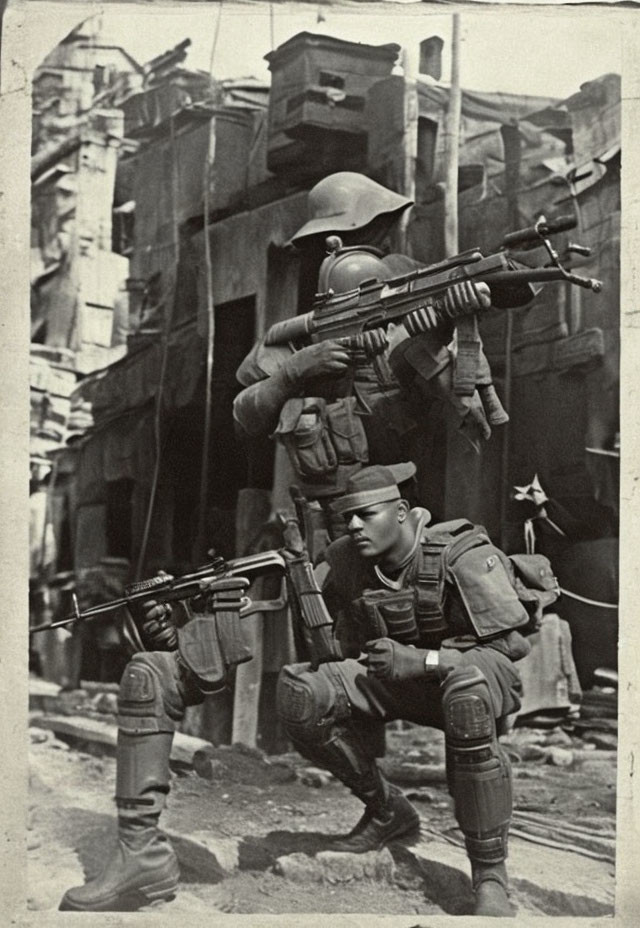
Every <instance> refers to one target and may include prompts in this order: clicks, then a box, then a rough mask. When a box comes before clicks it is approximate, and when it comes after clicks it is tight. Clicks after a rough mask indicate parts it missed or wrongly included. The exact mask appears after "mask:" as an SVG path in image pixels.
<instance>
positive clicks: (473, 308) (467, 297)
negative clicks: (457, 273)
mask: <svg viewBox="0 0 640 928" xmlns="http://www.w3.org/2000/svg"><path fill="white" fill-rule="evenodd" d="M490 306H491V290H490V289H489V287H488V286H487V284H485V283H483V282H482V281H479V282H478V283H476V282H475V281H473V280H463V281H460V282H459V283H455V284H453V285H452V286H451V287H449V288H448V289H447V290H446V291H445V294H444V308H445V312H446V314H447V315H448V316H449V318H450V319H455V318H456V317H457V316H467V315H469V314H471V313H477V312H479V311H480V310H482V309H488V308H489V307H490Z"/></svg>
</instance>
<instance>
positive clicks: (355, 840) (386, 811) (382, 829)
mask: <svg viewBox="0 0 640 928" xmlns="http://www.w3.org/2000/svg"><path fill="white" fill-rule="evenodd" d="M419 832H420V817H419V815H418V813H417V812H416V810H415V809H414V808H413V806H412V805H411V803H410V802H409V800H408V799H407V798H406V797H405V796H404V794H403V793H401V792H400V790H398V789H395V788H394V787H390V788H389V792H388V795H387V797H386V798H385V799H383V800H378V801H376V800H374V801H373V802H370V803H368V804H367V806H366V808H365V811H364V814H363V815H362V817H361V819H360V820H359V822H358V823H357V824H356V826H355V828H353V829H352V831H350V832H349V834H348V835H344V836H343V837H338V838H336V839H335V840H333V841H332V842H331V845H330V850H332V851H342V852H347V853H351V854H365V853H366V852H367V851H377V850H379V849H380V848H382V847H384V846H385V845H387V844H389V843H390V842H391V841H398V840H400V839H401V838H404V839H406V838H410V837H417V835H418V834H419Z"/></svg>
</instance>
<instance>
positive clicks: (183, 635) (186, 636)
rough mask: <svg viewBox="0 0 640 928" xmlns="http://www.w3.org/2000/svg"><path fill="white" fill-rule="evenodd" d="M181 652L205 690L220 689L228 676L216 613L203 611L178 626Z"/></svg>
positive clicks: (185, 662) (183, 660) (208, 691)
mask: <svg viewBox="0 0 640 928" xmlns="http://www.w3.org/2000/svg"><path fill="white" fill-rule="evenodd" d="M178 653H179V654H180V657H181V659H182V662H183V663H184V664H186V666H187V667H188V668H189V670H191V671H192V673H194V674H195V676H196V677H197V678H198V682H199V683H200V687H201V689H202V690H203V692H205V693H213V692H215V691H216V690H219V689H221V688H222V687H223V686H224V685H225V683H226V679H227V667H226V666H225V661H224V658H223V656H222V649H221V647H220V640H219V638H218V627H217V623H216V620H215V617H214V616H213V615H200V616H197V617H196V618H195V619H192V620H191V621H190V622H187V624H186V625H184V626H183V627H182V628H180V629H178Z"/></svg>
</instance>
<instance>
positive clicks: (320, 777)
mask: <svg viewBox="0 0 640 928" xmlns="http://www.w3.org/2000/svg"><path fill="white" fill-rule="evenodd" d="M296 777H297V779H298V780H299V781H300V783H302V784H303V786H312V787H314V788H315V789H320V788H321V787H323V786H328V785H329V783H330V782H331V780H333V776H332V775H331V774H330V773H329V771H328V770H321V769H320V767H305V768H304V769H302V770H297V771H296Z"/></svg>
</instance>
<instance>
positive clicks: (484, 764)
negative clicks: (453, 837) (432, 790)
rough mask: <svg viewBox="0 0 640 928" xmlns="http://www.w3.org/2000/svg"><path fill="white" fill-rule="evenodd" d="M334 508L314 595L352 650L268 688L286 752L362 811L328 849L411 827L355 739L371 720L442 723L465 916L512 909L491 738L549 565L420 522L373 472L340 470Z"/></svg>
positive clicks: (421, 515) (410, 817)
mask: <svg viewBox="0 0 640 928" xmlns="http://www.w3.org/2000/svg"><path fill="white" fill-rule="evenodd" d="M332 506H333V510H334V512H335V513H336V515H339V516H341V517H342V518H343V519H344V523H345V528H346V530H347V533H348V534H347V535H346V536H343V537H340V538H338V539H337V540H336V541H334V542H333V543H332V544H331V545H330V546H329V547H328V548H327V551H326V553H325V556H326V560H327V562H328V565H329V573H328V574H327V576H326V580H325V584H324V587H323V595H324V597H325V600H326V603H327V605H328V607H329V609H330V611H331V613H332V615H333V617H334V620H335V622H336V634H337V635H338V636H339V638H340V639H341V643H342V648H343V653H346V654H348V655H350V656H349V657H347V658H346V659H345V660H343V661H339V662H328V663H324V664H321V665H320V666H319V667H318V668H317V669H315V670H312V669H311V667H310V665H309V664H295V665H291V666H287V667H284V668H283V670H282V672H281V675H280V679H279V684H278V708H279V713H280V716H281V718H282V720H283V721H284V724H285V728H286V730H287V733H288V734H289V737H290V738H291V740H292V742H293V744H294V746H295V747H296V749H297V750H298V751H299V752H300V754H302V755H303V756H304V757H306V758H308V759H309V760H311V761H312V762H313V763H314V764H317V765H319V766H322V767H325V768H326V769H328V770H330V771H331V773H333V774H334V776H336V777H337V778H338V779H339V780H341V781H342V782H343V783H344V784H345V786H347V787H349V789H350V790H351V791H352V793H353V794H354V795H355V796H357V797H358V799H360V800H361V801H362V802H363V803H364V805H365V811H364V814H363V816H362V818H361V819H360V821H359V822H358V823H357V825H356V826H355V828H354V829H353V830H352V831H351V832H350V833H349V834H348V835H344V836H337V837H336V839H335V840H334V841H333V843H332V849H333V850H336V851H349V852H351V853H362V852H366V851H372V850H376V849H378V848H381V847H383V846H384V845H386V844H388V843H389V842H391V841H393V840H397V839H399V838H408V837H410V836H412V835H414V834H416V833H417V831H418V829H419V817H418V814H417V812H416V810H415V809H414V808H413V806H412V805H411V804H410V803H409V801H408V800H407V799H406V798H405V797H404V795H403V794H402V793H401V792H400V791H399V790H397V789H395V788H394V787H392V786H390V785H389V784H388V783H387V782H386V780H385V779H384V777H383V776H382V774H381V772H380V770H379V768H378V766H377V764H376V760H375V756H373V755H374V754H375V751H374V750H372V748H371V745H370V743H369V742H368V741H367V740H366V739H365V738H364V737H362V732H363V729H364V730H366V728H365V726H366V725H367V723H368V722H369V720H371V719H377V720H379V721H382V722H385V721H391V720H393V719H404V720H407V721H411V722H414V723H418V724H422V725H429V726H432V727H435V728H439V729H443V730H444V734H445V745H446V759H447V782H448V786H449V791H450V793H451V795H452V797H453V801H454V809H455V815H456V819H457V821H458V824H459V826H460V829H461V831H462V832H463V834H464V838H465V844H466V848H467V853H468V855H469V858H470V861H471V870H472V879H473V888H474V892H475V899H476V902H475V909H474V912H475V914H477V915H496V916H498V915H511V914H513V913H512V910H511V907H510V904H509V900H508V895H507V872H506V868H505V860H506V857H507V834H508V830H509V822H510V818H511V809H512V787H511V770H510V764H509V760H508V757H507V754H506V753H505V751H504V750H503V749H502V748H501V746H500V744H499V742H498V734H499V733H500V731H501V729H502V727H503V726H504V724H505V720H506V719H507V717H508V716H509V715H510V714H511V713H514V712H516V711H517V710H518V709H519V707H520V694H521V684H520V679H519V676H518V673H517V671H516V669H515V667H514V665H513V662H514V661H516V660H518V659H520V658H522V657H524V656H525V655H526V654H527V653H528V651H529V649H530V646H529V644H528V642H527V640H526V639H525V638H524V637H523V635H522V631H523V630H525V629H526V627H527V626H528V625H529V623H530V621H531V614H530V613H531V612H533V613H539V611H540V610H541V607H542V605H546V604H548V603H550V602H552V601H553V600H554V599H555V597H556V596H557V593H556V585H555V578H553V576H552V575H551V571H550V568H549V565H548V562H547V561H546V559H544V558H540V559H538V560H537V561H536V563H535V564H532V563H531V562H527V560H526V558H524V559H523V558H522V556H520V557H516V558H513V559H510V558H507V557H506V556H505V555H504V554H503V553H502V552H501V551H500V550H498V549H497V548H496V547H494V546H493V545H492V544H491V542H490V541H489V539H488V537H487V536H486V534H485V532H484V529H482V527H480V526H473V525H471V524H470V523H468V522H466V521H465V520H463V519H459V520H456V521H451V522H446V523H441V524H439V525H434V526H429V524H428V523H429V519H430V514H429V513H428V512H427V511H426V510H425V509H421V508H415V509H410V508H409V504H408V503H407V502H406V500H404V499H402V498H401V494H400V491H399V489H398V485H397V483H396V481H395V479H394V477H393V474H392V473H391V472H390V470H389V469H388V468H385V467H382V466H373V467H366V468H363V469H362V470H360V471H359V472H358V473H356V474H355V475H354V476H352V477H350V478H349V480H348V482H347V486H346V492H345V494H344V495H342V496H340V497H338V498H337V499H336V500H335V501H334V502H333V503H332ZM514 564H515V565H517V567H518V569H520V570H522V571H523V573H522V574H521V576H518V574H517V572H516V567H514ZM527 564H528V565H529V570H528V571H527ZM531 568H533V569H531ZM531 586H533V587H534V589H529V587H531ZM525 604H526V607H525Z"/></svg>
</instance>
